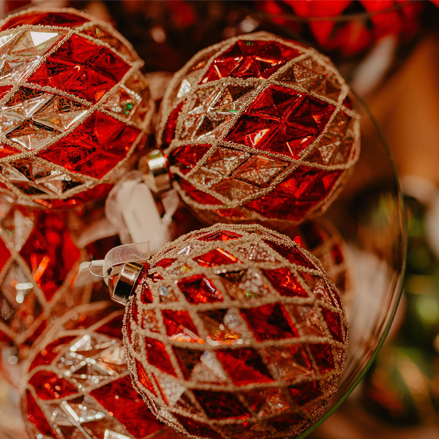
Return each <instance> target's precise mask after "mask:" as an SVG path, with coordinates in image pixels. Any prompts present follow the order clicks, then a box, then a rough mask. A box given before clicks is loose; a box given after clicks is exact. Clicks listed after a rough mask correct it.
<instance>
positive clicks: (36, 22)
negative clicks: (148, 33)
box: [0, 9, 153, 208]
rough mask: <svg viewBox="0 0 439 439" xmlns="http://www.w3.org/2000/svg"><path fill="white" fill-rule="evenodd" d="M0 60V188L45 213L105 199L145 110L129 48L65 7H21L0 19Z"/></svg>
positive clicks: (143, 89) (127, 159)
mask: <svg viewBox="0 0 439 439" xmlns="http://www.w3.org/2000/svg"><path fill="white" fill-rule="evenodd" d="M0 61H1V63H0V66H1V68H0V81H1V84H2V85H1V86H0V136H1V138H0V141H1V148H0V191H2V192H6V193H7V194H8V195H10V196H13V197H15V198H16V200H17V202H20V203H31V202H34V203H38V204H40V205H43V206H45V207H49V208H52V207H67V206H71V205H77V204H81V203H83V202H85V201H88V200H91V199H95V198H97V197H101V196H103V195H105V194H106V193H108V191H109V189H110V188H111V185H112V184H113V183H115V182H116V181H117V180H118V179H119V178H120V176H121V174H123V173H124V172H125V171H126V170H127V169H128V168H130V167H132V166H133V163H134V161H135V160H136V151H138V150H139V149H141V148H142V147H143V146H144V144H145V140H146V133H147V131H148V129H149V123H150V119H151V115H152V111H153V104H152V100H151V98H150V94H149V88H148V84H147V81H146V79H145V78H144V77H143V75H142V74H141V72H140V68H141V67H142V65H143V62H142V61H141V60H140V59H139V58H138V56H137V55H136V53H135V52H134V51H133V49H132V47H131V45H130V44H129V43H128V42H127V41H126V40H125V39H124V38H123V37H122V36H121V35H119V34H118V33H117V32H116V31H115V30H114V29H113V28H112V27H111V26H109V25H108V24H106V23H101V22H97V21H95V20H94V19H93V18H92V17H91V16H88V15H85V14H83V13H80V12H78V11H75V10H74V9H51V10H41V9H29V10H25V11H23V12H20V13H17V14H13V15H10V16H9V17H7V18H6V19H5V20H3V21H2V22H0Z"/></svg>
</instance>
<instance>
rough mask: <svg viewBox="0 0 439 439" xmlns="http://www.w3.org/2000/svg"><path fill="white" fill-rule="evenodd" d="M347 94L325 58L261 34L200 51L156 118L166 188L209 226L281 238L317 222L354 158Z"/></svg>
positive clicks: (355, 127)
mask: <svg viewBox="0 0 439 439" xmlns="http://www.w3.org/2000/svg"><path fill="white" fill-rule="evenodd" d="M348 93H349V88H348V86H347V85H346V83H345V82H344V80H343V78H342V77H341V76H340V74H339V73H338V72H337V70H336V69H335V68H334V66H333V65H332V64H331V62H330V61H329V60H328V59H327V58H326V57H324V56H322V55H320V54H319V53H317V52H316V51H315V50H314V49H310V48H305V47H303V46H301V45H299V44H298V43H296V42H294V41H290V40H285V39H282V38H279V37H276V36H274V35H271V34H268V33H265V32H259V33H255V34H251V35H244V36H240V37H237V38H231V39H229V40H226V41H224V42H222V43H220V44H217V45H215V46H212V47H209V48H207V49H205V50H203V51H201V52H200V53H199V54H197V55H196V56H195V57H194V58H192V60H191V61H189V62H188V63H187V64H186V66H185V67H184V68H183V69H181V70H180V71H179V72H178V73H177V74H176V75H175V76H174V78H173V80H172V81H171V83H170V86H169V88H168V90H167V93H166V95H165V98H164V100H163V103H162V106H161V110H160V111H161V117H160V120H159V124H158V142H159V145H160V146H161V148H162V149H163V150H164V154H165V155H166V157H167V158H168V160H169V171H170V173H171V175H172V177H173V178H174V187H175V188H177V190H178V191H179V193H180V195H181V196H182V198H183V200H184V201H185V202H186V203H187V204H188V205H189V206H190V207H191V208H192V209H193V210H194V212H196V214H197V215H198V216H199V217H200V218H201V219H202V220H203V221H204V222H206V223H208V224H212V223H215V222H254V221H258V222H263V223H265V224H267V225H270V226H272V227H274V228H278V229H286V228H289V227H291V226H292V225H295V224H298V223H300V222H302V221H303V220H305V219H308V218H310V217H312V216H316V215H319V214H321V213H322V212H323V211H325V210H326V209H327V207H328V206H329V204H330V203H331V202H332V200H333V199H334V198H335V197H336V195H337V193H338V192H339V191H340V190H341V188H342V186H343V185H344V183H345V182H346V180H347V177H348V174H349V170H350V169H351V168H352V166H353V165H354V163H355V162H356V160H357V159H358V156H359V151H360V133H359V117H358V115H357V113H356V112H355V111H354V110H353V109H352V103H351V101H350V99H349V97H348Z"/></svg>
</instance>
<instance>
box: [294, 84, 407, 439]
mask: <svg viewBox="0 0 439 439" xmlns="http://www.w3.org/2000/svg"><path fill="white" fill-rule="evenodd" d="M351 92H352V94H353V95H354V96H355V98H356V99H357V100H358V102H359V103H360V104H361V105H362V107H363V109H364V110H365V111H366V113H367V115H368V116H369V118H370V120H371V121H372V123H373V125H374V128H375V129H376V131H377V133H378V135H379V137H380V138H381V140H382V142H383V146H384V148H385V150H386V153H387V156H388V158H389V161H390V164H391V166H392V169H393V171H394V173H395V178H396V182H397V191H398V201H399V204H400V206H401V212H402V216H401V232H402V233H401V238H402V264H401V273H400V275H399V276H398V281H397V282H396V285H395V293H396V294H395V304H394V306H393V309H392V312H391V313H390V318H389V321H388V322H387V326H386V328H385V329H384V331H383V334H382V336H381V338H380V340H379V342H378V345H377V347H376V349H375V351H374V353H373V354H372V357H371V358H370V359H369V361H368V362H367V364H366V366H365V367H364V368H363V370H362V371H361V373H360V375H359V376H358V377H357V379H356V380H355V381H354V383H353V384H352V385H351V387H349V389H348V390H347V391H346V393H345V394H344V395H343V396H342V397H341V398H340V399H339V400H338V401H337V402H336V403H335V404H334V405H333V406H331V407H330V409H329V410H328V411H327V412H326V413H325V414H324V415H323V416H322V417H321V418H320V419H319V420H318V421H317V422H315V423H314V424H313V425H312V426H311V427H309V428H308V429H307V430H305V431H304V432H303V433H302V434H300V435H299V436H297V438H296V439H303V438H305V437H307V436H308V435H309V434H310V433H312V432H313V431H314V430H316V429H317V428H318V427H319V426H320V425H322V424H323V423H324V422H325V421H326V420H327V419H328V418H329V417H330V416H331V415H332V414H333V413H334V412H335V411H336V410H337V409H338V408H339V407H340V406H341V405H342V404H343V403H344V402H345V401H346V399H347V398H348V397H349V395H350V394H351V393H352V392H353V391H354V389H355V388H356V387H357V386H358V384H360V382H361V380H362V379H363V378H364V376H365V375H366V373H367V371H368V370H369V368H370V367H371V366H372V364H373V362H374V361H375V359H376V357H377V355H378V353H379V351H380V350H381V348H382V346H383V344H384V342H385V341H386V338H387V335H388V334H389V331H390V328H391V326H392V323H393V320H394V318H395V314H396V311H397V309H398V305H399V302H400V300H401V297H402V291H403V277H404V273H405V267H406V259H407V211H406V208H405V203H404V198H403V195H402V190H401V185H400V181H399V178H398V171H397V168H396V165H395V162H394V160H393V156H392V153H391V151H390V148H389V145H388V144H387V141H386V139H385V137H384V135H383V132H382V130H381V127H380V126H379V124H378V122H377V121H376V119H375V117H374V116H373V115H372V113H371V111H370V110H369V107H368V106H367V105H366V103H365V102H364V100H363V99H362V98H361V97H360V96H358V94H357V93H355V91H354V90H352V89H351Z"/></svg>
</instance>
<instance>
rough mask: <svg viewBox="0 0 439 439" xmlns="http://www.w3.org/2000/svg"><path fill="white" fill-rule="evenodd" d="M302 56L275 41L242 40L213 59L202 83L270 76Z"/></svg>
mask: <svg viewBox="0 0 439 439" xmlns="http://www.w3.org/2000/svg"><path fill="white" fill-rule="evenodd" d="M298 55H299V53H298V51H297V50H295V49H292V48H291V47H287V46H284V45H283V44H280V43H277V42H273V41H238V42H237V43H235V44H234V45H233V46H232V47H231V48H230V49H228V50H226V51H225V52H224V53H222V54H221V55H220V56H219V57H218V58H216V59H215V60H214V61H213V63H212V65H211V67H210V68H209V70H208V71H207V73H206V74H205V76H204V78H203V79H202V81H201V82H202V83H203V84H204V83H206V82H210V81H214V80H217V79H221V78H224V77H227V76H231V77H232V78H242V79H245V78H265V79H266V78H269V77H270V76H271V75H272V74H273V73H275V72H276V71H277V70H279V69H280V68H281V67H282V66H283V65H285V64H286V63H287V61H289V60H290V59H293V58H295V57H297V56H298Z"/></svg>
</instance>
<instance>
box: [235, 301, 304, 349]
mask: <svg viewBox="0 0 439 439" xmlns="http://www.w3.org/2000/svg"><path fill="white" fill-rule="evenodd" d="M240 313H241V315H242V316H243V317H244V319H245V320H246V321H247V323H248V324H249V326H250V328H251V329H252V330H253V333H254V335H255V337H256V339H257V340H258V341H263V340H282V339H287V338H294V337H298V336H299V333H298V331H297V329H296V327H295V326H294V324H293V322H291V320H290V319H289V318H287V317H286V315H287V314H286V313H285V310H284V308H283V306H282V305H280V304H275V305H264V306H260V307H258V308H242V309H241V310H240Z"/></svg>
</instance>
